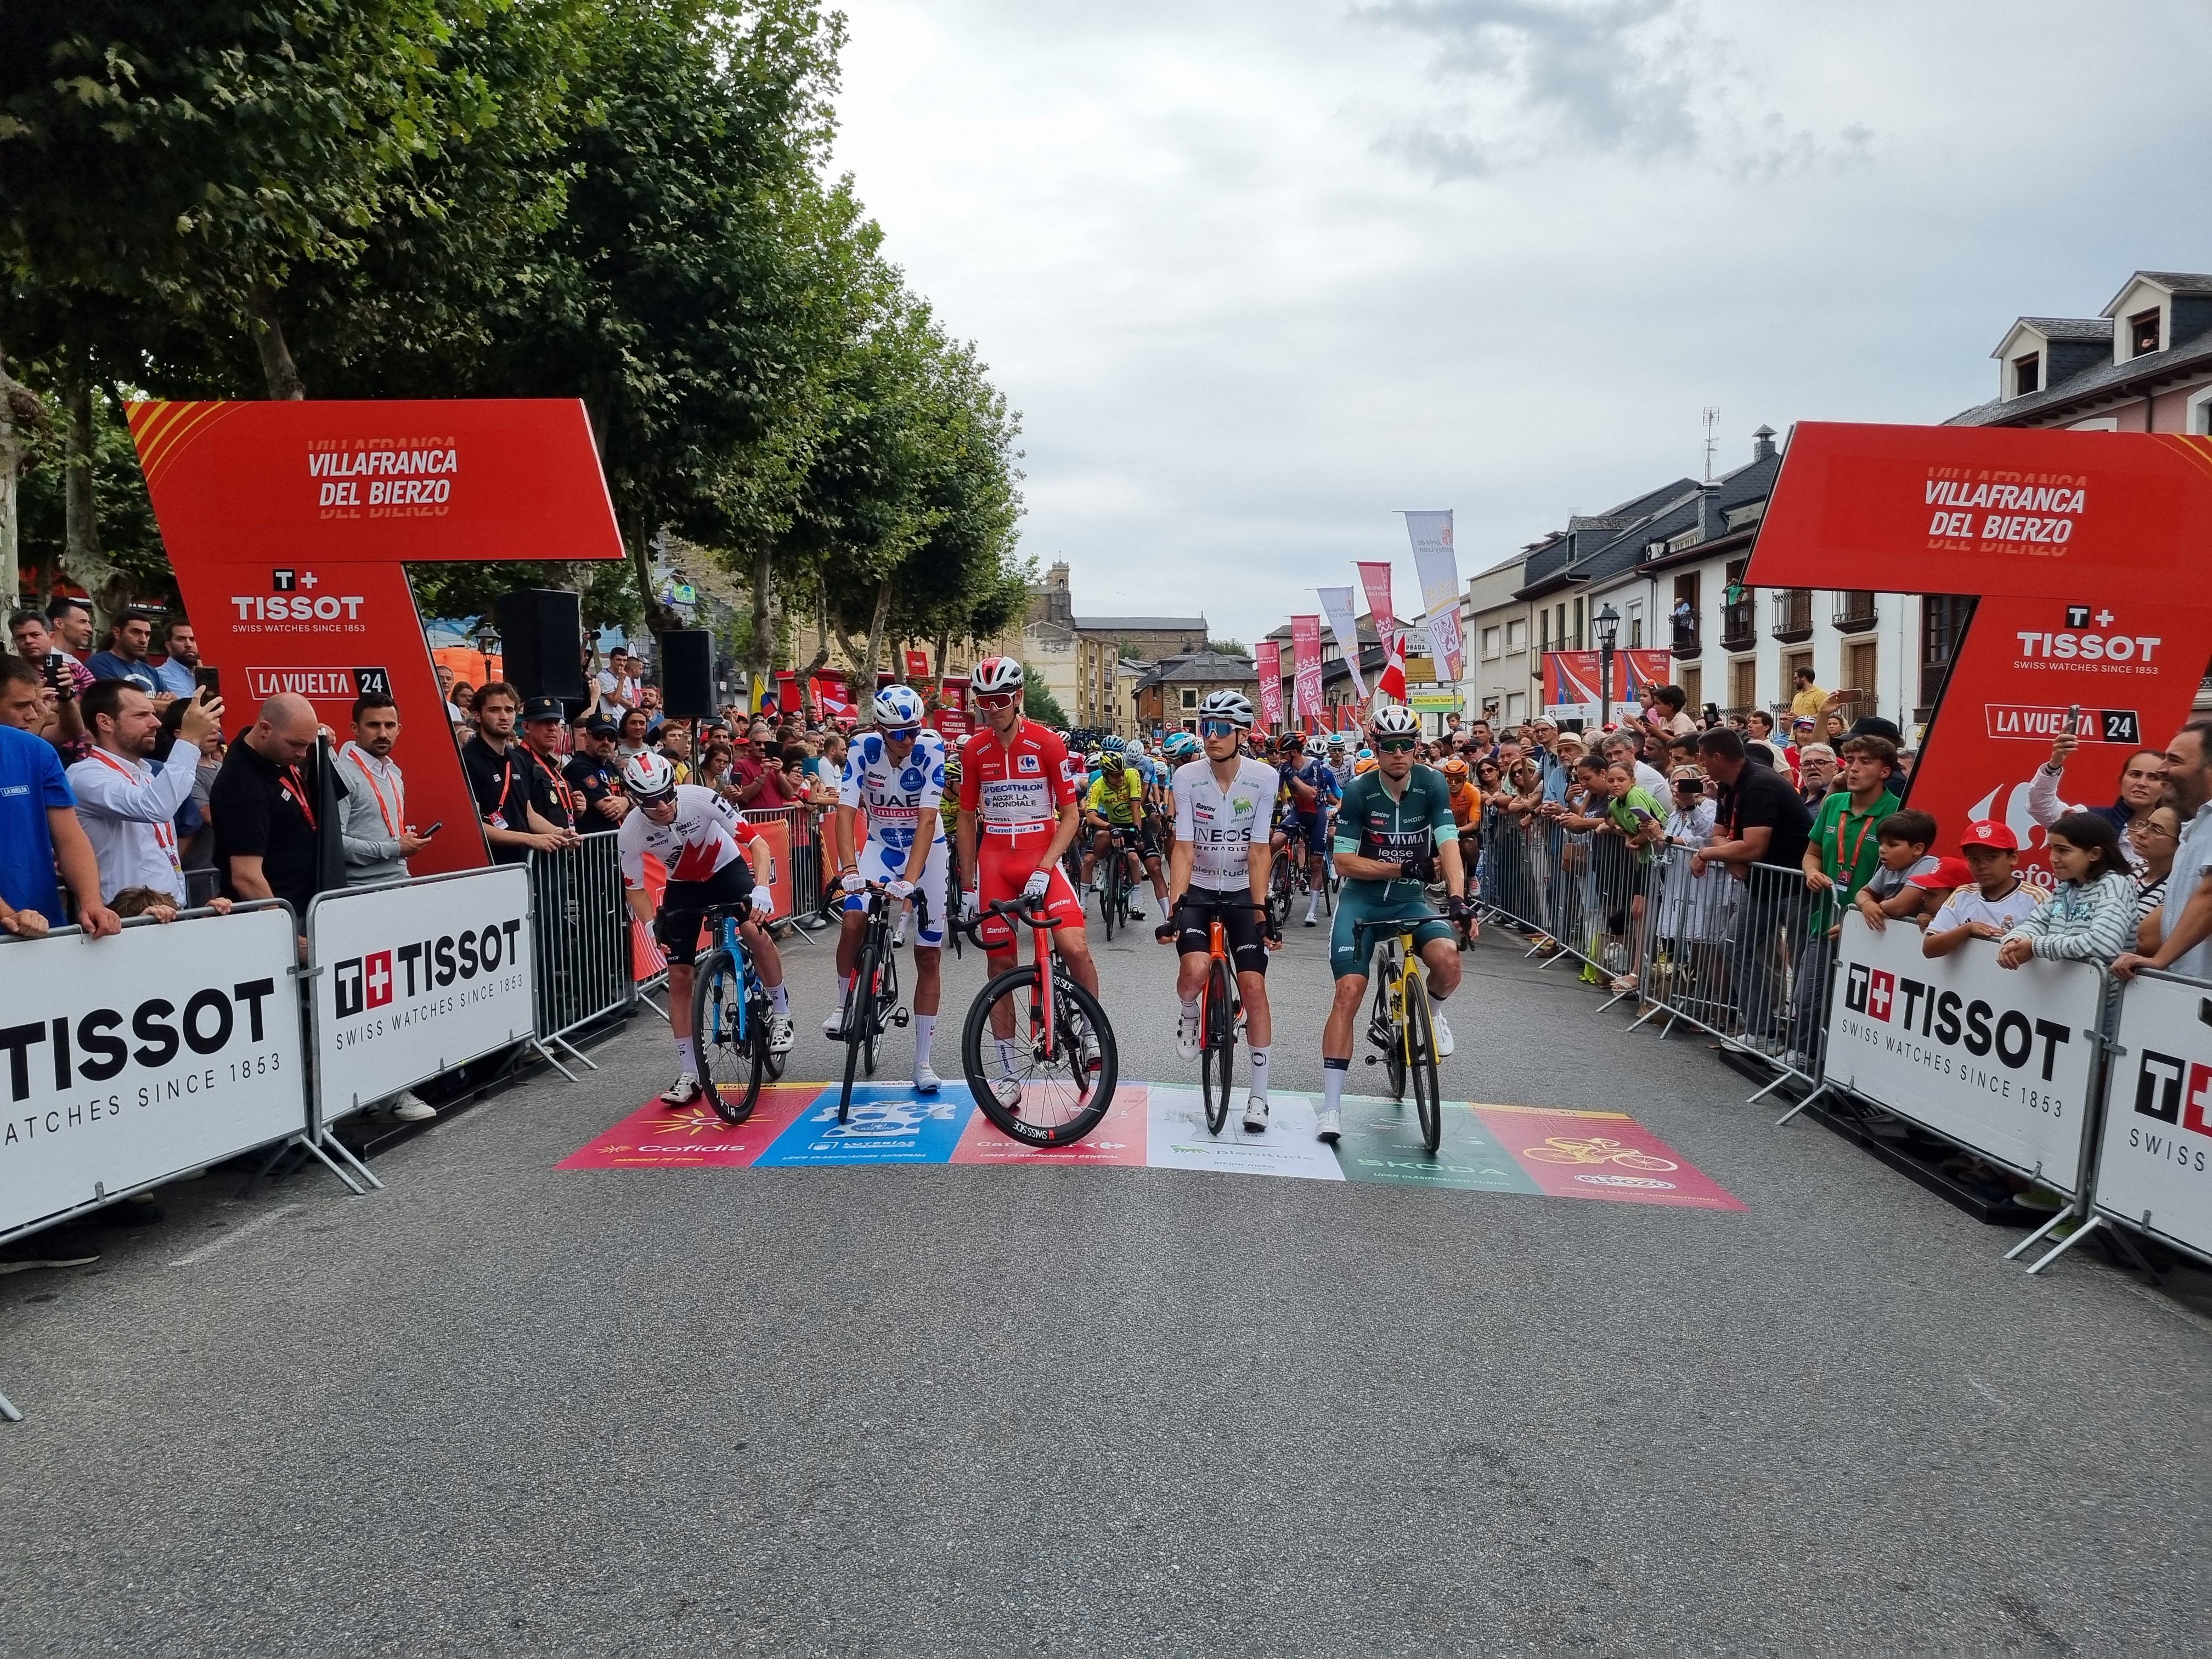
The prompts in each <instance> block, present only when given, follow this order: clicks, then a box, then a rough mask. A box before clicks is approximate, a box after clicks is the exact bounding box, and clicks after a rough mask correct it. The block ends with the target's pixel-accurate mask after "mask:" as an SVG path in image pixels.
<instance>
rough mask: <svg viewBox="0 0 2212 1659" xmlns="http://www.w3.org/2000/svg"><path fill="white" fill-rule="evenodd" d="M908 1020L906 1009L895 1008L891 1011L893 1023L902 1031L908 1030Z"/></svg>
mask: <svg viewBox="0 0 2212 1659" xmlns="http://www.w3.org/2000/svg"><path fill="white" fill-rule="evenodd" d="M906 1020H907V1014H906V1010H905V1009H903V1008H895V1009H893V1010H892V1011H891V1024H894V1025H896V1026H897V1027H898V1028H899V1030H902V1031H903V1030H906Z"/></svg>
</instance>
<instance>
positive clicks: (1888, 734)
mask: <svg viewBox="0 0 2212 1659" xmlns="http://www.w3.org/2000/svg"><path fill="white" fill-rule="evenodd" d="M1850 736H1852V737H1854V738H1888V739H1889V740H1890V741H1891V742H1892V743H1896V744H1901V743H1903V742H1904V741H1905V733H1904V732H1900V731H1899V730H1898V729H1897V722H1896V721H1895V720H1884V719H1883V718H1882V717H1881V715H1879V714H1862V715H1860V716H1859V717H1858V718H1857V720H1853V721H1852V722H1851V729H1850Z"/></svg>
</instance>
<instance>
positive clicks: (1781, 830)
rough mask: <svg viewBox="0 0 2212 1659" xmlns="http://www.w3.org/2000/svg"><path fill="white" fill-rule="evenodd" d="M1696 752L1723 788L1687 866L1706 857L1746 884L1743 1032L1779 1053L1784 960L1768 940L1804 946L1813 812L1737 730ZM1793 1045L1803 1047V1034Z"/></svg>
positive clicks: (1738, 935) (1796, 950) (1704, 741)
mask: <svg viewBox="0 0 2212 1659" xmlns="http://www.w3.org/2000/svg"><path fill="white" fill-rule="evenodd" d="M1698 753H1699V756H1700V757H1702V758H1703V760H1704V761H1705V770H1706V771H1707V772H1708V773H1709V774H1710V775H1711V776H1712V778H1713V779H1714V781H1716V782H1717V783H1718V784H1719V785H1720V786H1721V796H1720V804H1719V805H1720V811H1719V816H1718V818H1717V821H1716V823H1715V824H1714V826H1713V840H1712V842H1711V845H1709V846H1705V847H1701V848H1699V849H1698V850H1697V852H1695V853H1694V854H1692V855H1691V858H1690V870H1691V873H1692V874H1693V875H1700V876H1701V875H1703V874H1704V873H1705V866H1707V865H1708V864H1724V865H1726V866H1728V867H1729V873H1730V874H1731V875H1734V876H1735V877H1737V878H1739V879H1741V880H1743V881H1745V882H1746V883H1747V891H1746V892H1745V894H1744V896H1743V902H1742V903H1741V904H1740V905H1738V906H1737V907H1736V931H1735V959H1736V962H1737V963H1738V964H1739V968H1738V973H1737V980H1738V985H1739V989H1740V993H1741V996H1742V999H1743V1026H1744V1030H1743V1036H1744V1041H1745V1042H1747V1043H1749V1044H1750V1045H1751V1046H1752V1047H1753V1048H1757V1049H1759V1051H1760V1052H1761V1053H1764V1054H1780V1053H1782V1052H1783V1051H1784V1048H1786V1047H1787V1046H1788V1045H1787V1042H1786V1041H1785V1040H1784V1038H1783V1037H1782V1036H1780V1035H1779V1033H1778V1032H1777V1030H1775V1025H1774V1014H1775V1009H1776V1006H1777V1004H1778V1000H1779V999H1778V997H1777V995H1776V992H1777V990H1778V987H1779V986H1780V983H1781V977H1782V965H1781V963H1779V962H1778V961H1777V960H1776V959H1775V956H1774V949H1773V947H1774V943H1775V940H1776V939H1778V938H1783V939H1786V940H1787V941H1788V948H1789V950H1790V953H1791V956H1792V957H1793V958H1796V957H1800V956H1802V951H1803V948H1804V940H1805V922H1806V916H1807V913H1808V911H1809V910H1810V908H1811V895H1810V894H1809V893H1808V892H1807V890H1806V888H1805V844H1806V841H1807V838H1808V835H1809V833H1810V831H1811V829H1812V827H1813V815H1812V813H1811V812H1809V811H1807V810H1806V807H1805V803H1804V802H1803V800H1802V799H1799V797H1798V794H1797V791H1796V787H1795V786H1793V785H1792V784H1791V783H1790V780H1789V779H1788V778H1786V777H1784V775H1782V774H1781V773H1779V772H1778V771H1776V770H1774V769H1773V768H1771V767H1768V766H1759V765H1757V764H1755V763H1753V761H1752V760H1751V758H1750V757H1749V756H1748V755H1747V754H1746V752H1745V750H1744V744H1743V738H1741V736H1739V735H1738V734H1737V733H1735V732H1731V731H1729V730H1728V729H1727V728H1726V727H1723V728H1721V729H1720V730H1718V731H1715V732H1706V733H1705V735H1704V736H1703V737H1701V738H1699V739H1698ZM1808 1035H1809V1034H1808ZM1798 1046H1799V1047H1801V1048H1808V1043H1807V1042H1805V1041H1804V1040H1802V1039H1801V1040H1800V1042H1799V1044H1798ZM1808 1051H1809V1048H1808Z"/></svg>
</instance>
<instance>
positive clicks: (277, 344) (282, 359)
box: [246, 283, 307, 403]
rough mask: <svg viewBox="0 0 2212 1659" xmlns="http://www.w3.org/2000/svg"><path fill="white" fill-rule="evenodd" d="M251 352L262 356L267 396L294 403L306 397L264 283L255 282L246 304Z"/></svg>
mask: <svg viewBox="0 0 2212 1659" xmlns="http://www.w3.org/2000/svg"><path fill="white" fill-rule="evenodd" d="M246 306H247V315H248V321H249V324H250V331H251V332H252V336H253V347H254V349H255V350H257V351H258V352H259V353H260V354H261V373H262V376H263V378H264V379H265V380H267V381H268V382H269V395H270V397H271V398H275V399H276V401H278V402H280V403H283V402H297V401H298V400H299V399H301V398H305V397H306V396H307V382H306V381H305V380H301V378H300V369H299V365H297V364H296V363H295V362H293V361H292V348H291V347H290V346H289V345H287V344H285V343H284V325H283V323H282V322H281V321H279V320H278V319H277V316H276V295H275V294H273V293H272V292H270V289H269V285H268V284H267V283H255V284H254V285H253V289H252V295H250V297H249V298H248V300H247V301H246Z"/></svg>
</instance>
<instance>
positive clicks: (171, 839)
mask: <svg viewBox="0 0 2212 1659" xmlns="http://www.w3.org/2000/svg"><path fill="white" fill-rule="evenodd" d="M92 757H93V759H94V760H96V761H98V762H99V763H100V764H101V765H102V766H104V767H106V769H108V770H109V771H111V772H113V773H115V774H117V775H118V776H121V777H125V778H128V779H129V780H130V781H131V782H133V783H136V784H141V785H143V783H144V782H145V780H144V779H143V778H142V777H140V776H139V775H138V774H137V772H135V771H133V770H132V769H131V768H130V767H127V766H125V764H124V763H122V762H121V761H119V760H118V759H116V758H115V757H114V756H112V755H111V754H109V753H108V752H107V751H106V750H105V749H95V750H93V751H92ZM149 828H151V829H152V830H153V831H154V845H155V846H156V847H158V848H161V853H162V855H163V856H164V857H166V858H167V860H169V868H170V869H171V870H172V871H173V872H176V873H178V874H179V875H181V874H183V873H184V868H185V861H184V860H182V859H180V858H179V857H178V856H177V826H176V825H175V824H174V823H171V822H169V821H168V820H167V819H164V820H162V821H161V823H156V824H153V825H150V826H149Z"/></svg>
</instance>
